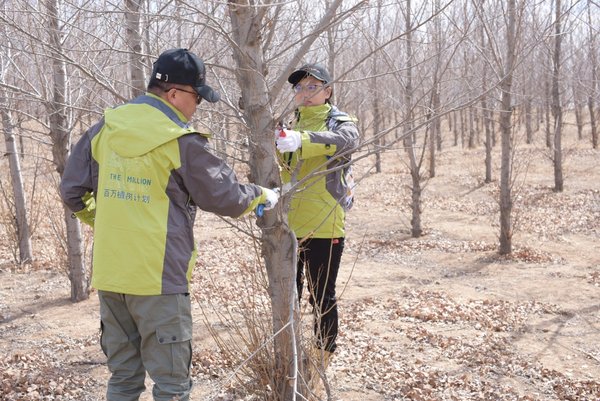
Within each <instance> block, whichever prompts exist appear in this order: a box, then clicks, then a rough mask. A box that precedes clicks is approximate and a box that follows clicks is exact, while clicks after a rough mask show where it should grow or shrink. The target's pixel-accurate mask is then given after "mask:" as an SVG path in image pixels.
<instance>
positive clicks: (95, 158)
mask: <svg viewBox="0 0 600 401" xmlns="http://www.w3.org/2000/svg"><path fill="white" fill-rule="evenodd" d="M60 191H61V196H62V198H63V201H64V202H65V204H66V205H67V206H68V207H69V208H70V209H71V210H73V211H74V212H78V213H81V212H82V211H84V210H86V209H85V208H87V209H89V208H90V204H89V203H90V202H86V200H89V194H90V193H91V194H93V195H94V198H95V208H96V209H95V216H94V219H93V226H94V248H93V274H92V286H93V287H95V288H97V289H99V290H104V291H111V292H117V293H124V294H133V295H160V294H178V293H186V292H189V281H190V278H191V274H192V268H193V266H194V264H195V259H196V246H195V242H194V235H193V226H194V220H195V217H196V206H198V207H200V208H201V209H203V210H206V211H209V212H214V213H217V214H220V215H225V216H231V217H238V216H240V215H242V214H244V213H246V212H248V211H250V210H252V209H254V208H255V207H256V206H257V205H258V204H259V203H262V202H264V201H265V195H264V191H262V188H261V187H259V186H257V185H253V184H247V185H242V184H240V183H238V181H237V178H236V176H235V174H234V172H233V171H232V170H231V169H230V168H229V166H227V164H225V162H224V161H223V160H222V159H220V158H219V157H217V156H215V155H214V154H213V153H212V152H211V150H210V148H209V144H208V139H207V137H206V135H203V134H200V133H198V132H197V131H195V130H194V129H193V128H191V127H190V126H189V125H188V124H187V121H186V119H185V117H184V116H183V115H182V114H181V113H180V112H179V111H178V110H176V109H175V108H174V107H173V106H171V105H170V104H168V103H167V102H165V101H163V100H162V99H160V98H159V97H157V96H154V95H152V94H146V95H143V96H140V97H138V98H136V99H134V100H132V101H131V102H130V103H127V104H125V105H122V106H119V107H116V108H113V109H108V110H106V112H105V114H104V118H103V119H102V120H101V121H100V122H98V123H97V124H96V125H94V126H93V127H91V128H90V129H89V130H88V131H87V132H86V133H85V134H84V135H83V136H82V138H81V139H80V140H79V142H78V143H77V145H76V146H75V147H74V149H73V150H72V152H71V155H70V157H69V159H68V161H67V164H66V167H65V171H64V173H63V177H62V180H61V184H60ZM92 203H93V202H92ZM92 207H93V206H92ZM90 213H93V211H91V212H90ZM78 216H79V215H78Z"/></svg>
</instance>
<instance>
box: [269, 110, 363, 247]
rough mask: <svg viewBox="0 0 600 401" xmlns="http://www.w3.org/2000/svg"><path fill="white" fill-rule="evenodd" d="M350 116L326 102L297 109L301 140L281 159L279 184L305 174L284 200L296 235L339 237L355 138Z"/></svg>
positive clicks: (356, 144)
mask: <svg viewBox="0 0 600 401" xmlns="http://www.w3.org/2000/svg"><path fill="white" fill-rule="evenodd" d="M355 121H356V120H355V119H354V118H351V117H350V116H348V114H346V113H343V112H340V111H339V110H338V109H337V108H336V107H335V106H331V105H329V104H325V105H322V106H310V107H302V106H301V107H299V109H298V113H297V121H296V123H295V124H294V127H293V129H294V130H297V131H300V132H301V135H302V145H301V147H300V149H298V151H296V152H293V153H284V155H283V156H282V158H281V163H282V166H283V168H282V181H283V183H284V184H286V183H289V182H290V181H291V179H292V176H293V175H294V174H297V175H296V181H297V182H300V181H301V180H303V179H304V178H305V177H307V176H309V175H311V177H310V178H307V179H306V181H304V182H302V183H301V184H300V186H299V188H298V191H297V192H295V193H294V195H293V197H292V200H291V203H290V210H289V214H288V221H289V224H290V227H291V228H292V230H294V233H295V234H296V237H297V238H342V237H344V236H345V229H344V228H345V218H346V211H345V207H344V206H345V205H344V203H345V195H346V194H347V192H348V183H347V182H346V180H345V173H346V171H347V169H348V162H349V161H350V157H351V153H352V152H353V151H354V150H355V148H356V147H357V146H358V142H359V136H358V129H357V127H356V124H355ZM300 161H301V163H300ZM298 166H300V168H299V170H298V171H297V172H295V170H296V169H297V167H298ZM325 170H329V172H327V173H325Z"/></svg>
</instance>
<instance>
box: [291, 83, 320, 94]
mask: <svg viewBox="0 0 600 401" xmlns="http://www.w3.org/2000/svg"><path fill="white" fill-rule="evenodd" d="M323 86H324V85H315V84H308V85H300V84H298V85H294V86H293V89H294V92H296V93H300V92H302V91H306V92H315V91H317V90H318V89H320V88H322V87H323Z"/></svg>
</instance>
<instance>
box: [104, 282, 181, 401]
mask: <svg viewBox="0 0 600 401" xmlns="http://www.w3.org/2000/svg"><path fill="white" fill-rule="evenodd" d="M98 297H99V298H100V320H101V326H102V336H101V340H100V343H101V346H102V350H103V351H104V353H105V354H106V356H107V358H108V359H107V364H108V369H109V370H110V372H111V373H112V375H111V377H110V379H109V381H108V387H107V391H106V399H107V401H137V400H138V399H139V397H140V394H141V393H142V392H143V391H144V390H145V388H146V387H145V385H144V380H145V378H146V372H148V374H149V375H150V377H151V378H152V380H153V381H154V387H153V389H152V396H153V397H154V400H155V401H171V400H181V401H188V400H189V394H190V391H191V388H192V380H191V377H190V365H191V361H192V341H191V340H192V314H191V301H190V297H189V295H187V294H174V295H157V296H137V295H127V294H117V293H114V292H107V291H98Z"/></svg>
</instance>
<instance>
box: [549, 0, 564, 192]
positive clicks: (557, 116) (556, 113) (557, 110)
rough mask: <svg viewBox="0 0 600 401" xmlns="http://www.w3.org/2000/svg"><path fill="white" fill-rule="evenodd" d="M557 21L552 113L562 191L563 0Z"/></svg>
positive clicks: (558, 183)
mask: <svg viewBox="0 0 600 401" xmlns="http://www.w3.org/2000/svg"><path fill="white" fill-rule="evenodd" d="M555 7H556V8H555V18H556V20H555V22H554V54H553V56H552V66H553V68H552V115H553V117H554V149H553V162H554V190H555V191H556V192H562V191H563V187H564V181H563V165H562V156H563V155H562V126H563V113H562V105H561V104H560V92H559V80H560V67H561V60H560V56H561V54H560V52H561V42H562V37H561V35H562V32H561V26H560V18H561V10H560V8H561V1H560V0H556V3H555Z"/></svg>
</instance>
